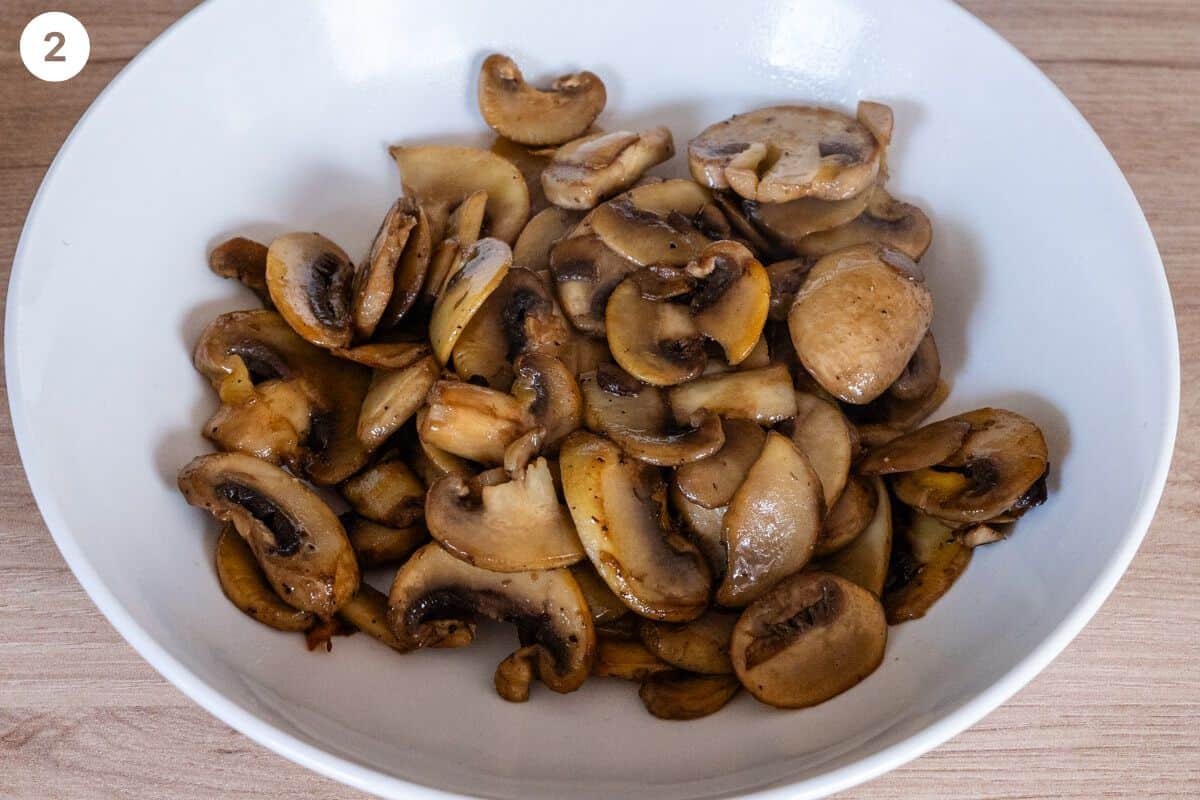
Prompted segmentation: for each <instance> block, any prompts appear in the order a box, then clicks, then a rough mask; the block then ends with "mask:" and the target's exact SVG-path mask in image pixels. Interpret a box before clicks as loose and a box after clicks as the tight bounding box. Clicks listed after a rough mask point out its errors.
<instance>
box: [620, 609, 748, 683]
mask: <svg viewBox="0 0 1200 800" xmlns="http://www.w3.org/2000/svg"><path fill="white" fill-rule="evenodd" d="M736 623H737V614H731V613H729V612H725V611H717V610H714V609H710V610H708V611H706V612H705V613H704V616H702V617H700V618H699V619H695V620H692V621H691V622H684V623H682V624H676V623H670V622H656V621H654V620H648V619H644V620H642V623H641V627H640V628H639V629H638V632H639V635H640V636H641V638H642V644H644V645H646V649H647V650H649V651H650V652H651V653H654V655H656V656H658V657H659V658H661V659H662V660H663V661H666V662H667V663H668V664H670V665H671V666H673V667H677V668H679V669H686V670H688V671H690V672H699V673H703V674H705V675H731V674H732V673H733V664H732V663H730V661H729V639H730V637H731V636H733V626H734V625H735V624H736Z"/></svg>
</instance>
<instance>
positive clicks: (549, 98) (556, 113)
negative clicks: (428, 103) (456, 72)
mask: <svg viewBox="0 0 1200 800" xmlns="http://www.w3.org/2000/svg"><path fill="white" fill-rule="evenodd" d="M606 99H607V95H606V93H605V91H604V81H602V80H600V79H599V78H598V77H596V76H595V75H594V74H592V73H591V72H576V73H573V74H570V75H563V76H561V77H558V78H556V79H555V80H554V82H553V83H552V84H551V85H550V88H549V89H535V88H534V87H532V86H530V85H529V84H528V83H526V82H525V78H524V76H522V75H521V70H520V69H518V67H517V65H516V62H514V61H513V60H512V59H511V58H509V57H508V56H504V55H500V54H499V53H493V54H492V55H490V56H488V57H487V58H486V59H484V62H483V66H482V68H481V69H480V70H479V111H480V113H482V114H483V119H484V121H485V122H487V124H488V125H489V126H491V128H492V129H493V130H494V131H496V133H499V134H500V135H501V136H504V137H507V138H509V139H511V140H512V141H514V142H518V143H520V144H526V145H556V144H562V143H563V142H568V141H570V140H571V139H574V138H576V137H577V136H579V135H581V134H582V133H583V132H584V131H586V130H587V129H588V128H589V127H591V124H592V122H593V121H595V119H596V117H597V116H599V114H600V112H601V111H602V110H603V109H604V103H605V100H606Z"/></svg>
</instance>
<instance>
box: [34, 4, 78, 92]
mask: <svg viewBox="0 0 1200 800" xmlns="http://www.w3.org/2000/svg"><path fill="white" fill-rule="evenodd" d="M91 52H92V41H91V39H89V38H88V33H87V29H86V28H84V27H83V23H82V22H80V21H79V20H77V19H75V18H74V17H72V16H71V15H70V14H67V13H65V12H62V11H47V12H46V13H45V14H38V15H37V16H36V17H34V18H33V19H31V20H30V21H29V24H28V25H26V26H25V30H23V31H21V60H22V61H23V62H25V69H27V70H29V71H30V72H31V73H33V76H34V77H35V78H41V79H42V80H44V81H52V82H55V83H57V82H59V81H66V80H70V79H71V78H74V77H75V76H76V75H78V74H79V70H81V69H83V65H84V64H86V63H87V60H88V55H89V54H91Z"/></svg>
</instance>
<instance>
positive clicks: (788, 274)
mask: <svg viewBox="0 0 1200 800" xmlns="http://www.w3.org/2000/svg"><path fill="white" fill-rule="evenodd" d="M812 265H813V262H812V261H811V260H810V259H807V258H789V259H787V260H785V261H776V262H775V263H774V264H771V265H769V266H767V268H766V270H767V280H768V281H769V282H770V284H771V306H770V310H769V311H768V312H767V317H768V318H769V319H773V320H783V319H787V315H788V312H789V311H791V310H792V303H793V302H795V300H796V292H798V291H799V290H800V286H801V285H803V283H804V279H805V278H806V277H808V271H809V270H810V269H812Z"/></svg>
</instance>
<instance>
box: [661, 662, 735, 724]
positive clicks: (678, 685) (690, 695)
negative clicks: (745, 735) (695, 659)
mask: <svg viewBox="0 0 1200 800" xmlns="http://www.w3.org/2000/svg"><path fill="white" fill-rule="evenodd" d="M740 688H742V685H741V683H739V682H738V679H737V678H735V677H733V676H732V675H693V674H691V673H687V672H683V671H680V670H672V671H670V672H656V673H654V674H653V675H648V676H646V678H645V680H643V681H642V688H641V689H640V690H639V691H638V697H640V698H641V699H642V704H643V705H645V706H646V710H647V711H649V712H650V713H651V714H653V715H654V716H656V717H658V718H659V719H699V718H701V717H707V716H708V715H709V714H715V713H716V712H718V711H720V710H721V709H722V708H723V707H724V706H725V704H726V703H728V702H729V701H730V700H732V699H733V696H734V695H735V694H737V692H738V689H740Z"/></svg>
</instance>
